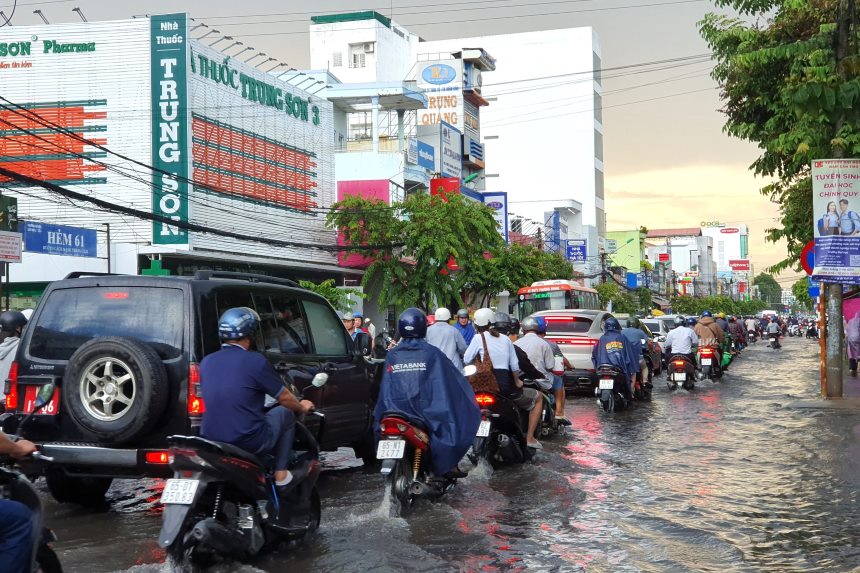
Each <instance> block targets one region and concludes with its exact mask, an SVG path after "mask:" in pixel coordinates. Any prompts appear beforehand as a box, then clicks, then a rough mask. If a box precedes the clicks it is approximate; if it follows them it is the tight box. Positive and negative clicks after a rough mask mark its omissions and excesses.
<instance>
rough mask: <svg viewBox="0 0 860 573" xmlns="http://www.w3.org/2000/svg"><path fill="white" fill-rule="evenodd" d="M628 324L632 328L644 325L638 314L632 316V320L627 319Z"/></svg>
mask: <svg viewBox="0 0 860 573" xmlns="http://www.w3.org/2000/svg"><path fill="white" fill-rule="evenodd" d="M627 326H629V327H630V328H640V327H641V326H642V323H641V322H639V317H638V316H631V317H630V320H628V321H627Z"/></svg>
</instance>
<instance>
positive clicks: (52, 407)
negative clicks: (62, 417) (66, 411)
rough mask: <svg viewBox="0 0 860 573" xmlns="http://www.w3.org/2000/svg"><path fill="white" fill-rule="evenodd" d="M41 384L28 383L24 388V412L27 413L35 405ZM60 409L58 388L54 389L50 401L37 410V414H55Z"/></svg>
mask: <svg viewBox="0 0 860 573" xmlns="http://www.w3.org/2000/svg"><path fill="white" fill-rule="evenodd" d="M41 387H42V386H41V385H39V384H30V385H28V386H27V389H26V390H24V413H25V414H29V413H30V412H32V411H33V409H34V408H35V407H36V395H37V394H38V393H39V389H40V388H41ZM59 411H60V389H59V388H55V389H54V395H53V396H52V397H51V401H50V402H48V403H47V404H45V407H44V408H42V409H41V410H39V414H44V415H48V416H55V415H57V414H58V413H59Z"/></svg>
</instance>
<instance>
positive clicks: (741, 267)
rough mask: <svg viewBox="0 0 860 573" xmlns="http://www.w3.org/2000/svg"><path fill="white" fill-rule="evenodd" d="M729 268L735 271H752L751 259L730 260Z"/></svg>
mask: <svg viewBox="0 0 860 573" xmlns="http://www.w3.org/2000/svg"><path fill="white" fill-rule="evenodd" d="M729 267H731V269H732V270H733V271H748V270H750V261H749V259H729Z"/></svg>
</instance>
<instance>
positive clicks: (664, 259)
mask: <svg viewBox="0 0 860 573" xmlns="http://www.w3.org/2000/svg"><path fill="white" fill-rule="evenodd" d="M657 262H660V263H668V262H669V253H658V254H657Z"/></svg>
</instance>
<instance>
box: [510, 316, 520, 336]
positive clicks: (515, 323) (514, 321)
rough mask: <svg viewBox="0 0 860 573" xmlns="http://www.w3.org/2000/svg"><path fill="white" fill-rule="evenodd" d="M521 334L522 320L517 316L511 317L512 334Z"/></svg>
mask: <svg viewBox="0 0 860 573" xmlns="http://www.w3.org/2000/svg"><path fill="white" fill-rule="evenodd" d="M519 332H520V319H518V318H517V317H515V316H512V317H511V334H519Z"/></svg>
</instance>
